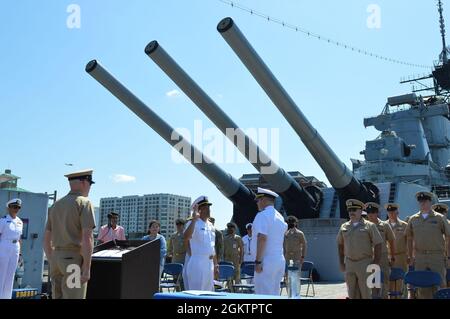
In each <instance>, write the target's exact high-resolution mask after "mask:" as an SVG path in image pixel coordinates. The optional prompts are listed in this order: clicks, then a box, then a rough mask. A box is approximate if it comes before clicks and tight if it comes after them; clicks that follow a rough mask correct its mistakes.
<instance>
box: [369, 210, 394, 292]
mask: <svg viewBox="0 0 450 319" xmlns="http://www.w3.org/2000/svg"><path fill="white" fill-rule="evenodd" d="M380 208H381V207H380V205H378V204H377V203H374V202H368V203H366V211H367V218H368V220H369V221H370V222H371V223H374V224H375V225H376V226H377V228H378V231H379V232H380V235H381V238H383V244H382V246H381V259H380V267H381V271H382V272H383V284H382V295H381V296H382V297H383V299H387V298H388V293H389V285H388V283H389V276H390V273H391V269H390V264H391V263H393V262H394V260H395V235H394V232H393V231H392V228H391V226H390V225H389V223H388V222H384V221H382V220H380V219H379V218H378V216H379V212H380ZM388 247H389V253H388ZM389 256H391V259H390V260H389Z"/></svg>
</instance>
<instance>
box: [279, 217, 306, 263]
mask: <svg viewBox="0 0 450 319" xmlns="http://www.w3.org/2000/svg"><path fill="white" fill-rule="evenodd" d="M286 221H287V224H288V230H287V231H286V233H285V234H284V244H283V249H284V259H286V264H289V261H291V260H292V261H293V262H294V265H296V266H298V267H299V268H301V265H302V264H303V261H304V260H305V256H306V239H305V234H303V232H302V231H300V230H299V229H298V228H297V225H298V219H297V217H295V216H288V218H287V220H286Z"/></svg>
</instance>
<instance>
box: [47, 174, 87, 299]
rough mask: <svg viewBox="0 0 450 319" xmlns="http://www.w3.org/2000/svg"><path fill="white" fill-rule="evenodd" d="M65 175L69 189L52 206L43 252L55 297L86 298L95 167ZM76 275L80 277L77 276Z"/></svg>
mask: <svg viewBox="0 0 450 319" xmlns="http://www.w3.org/2000/svg"><path fill="white" fill-rule="evenodd" d="M65 177H67V178H68V179H69V183H70V192H69V194H67V195H66V196H64V197H63V198H61V199H60V200H58V201H56V203H55V204H53V206H52V207H51V208H50V209H49V213H48V220H47V226H46V230H45V235H44V251H45V254H46V255H47V259H48V261H49V265H50V278H51V281H52V298H53V299H61V298H62V299H84V298H86V288H87V282H88V281H89V279H90V268H91V255H92V250H93V247H94V239H93V236H92V231H93V229H94V228H95V218H94V207H93V205H92V203H91V202H90V200H89V199H88V198H87V196H88V195H89V190H90V188H91V185H92V184H94V182H93V181H92V170H84V171H79V172H75V173H72V174H68V175H65ZM70 266H72V267H70ZM77 274H79V275H80V276H81V277H80V278H77Z"/></svg>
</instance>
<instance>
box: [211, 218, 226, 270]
mask: <svg viewBox="0 0 450 319" xmlns="http://www.w3.org/2000/svg"><path fill="white" fill-rule="evenodd" d="M209 221H210V222H211V224H213V226H214V233H215V235H216V241H215V243H214V247H215V249H216V257H217V262H219V261H222V260H223V234H222V232H221V231H220V230H219V229H217V228H216V226H215V225H214V224H215V222H216V219H215V218H214V217H210V218H209Z"/></svg>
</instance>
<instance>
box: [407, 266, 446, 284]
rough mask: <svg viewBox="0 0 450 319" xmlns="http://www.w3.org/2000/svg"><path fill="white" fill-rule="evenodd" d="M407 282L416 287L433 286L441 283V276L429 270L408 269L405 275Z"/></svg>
mask: <svg viewBox="0 0 450 319" xmlns="http://www.w3.org/2000/svg"><path fill="white" fill-rule="evenodd" d="M405 283H406V284H411V285H412V286H414V288H416V287H418V288H433V287H436V286H440V285H441V276H440V275H439V274H438V273H437V272H434V271H429V270H416V271H408V272H407V273H406V275H405Z"/></svg>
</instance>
